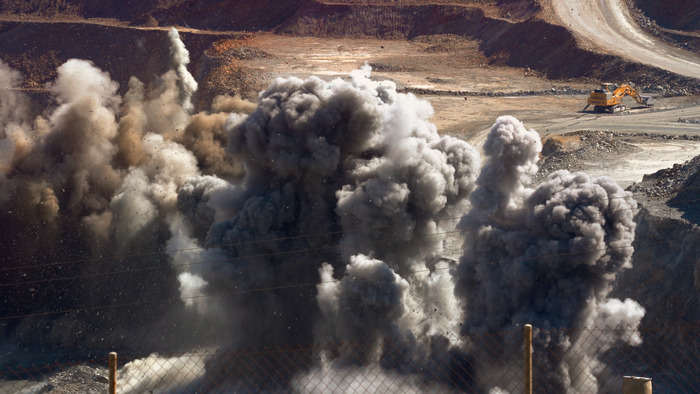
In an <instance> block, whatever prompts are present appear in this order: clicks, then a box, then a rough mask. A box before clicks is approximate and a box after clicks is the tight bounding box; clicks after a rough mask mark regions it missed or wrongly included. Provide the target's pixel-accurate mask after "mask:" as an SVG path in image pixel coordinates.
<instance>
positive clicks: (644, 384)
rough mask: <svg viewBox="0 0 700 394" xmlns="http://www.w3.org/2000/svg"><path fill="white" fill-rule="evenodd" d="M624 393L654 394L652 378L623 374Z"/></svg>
mask: <svg viewBox="0 0 700 394" xmlns="http://www.w3.org/2000/svg"><path fill="white" fill-rule="evenodd" d="M622 378H623V381H622V394H652V390H651V379H650V378H640V377H637V376H623V377H622Z"/></svg>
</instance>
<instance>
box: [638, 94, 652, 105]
mask: <svg viewBox="0 0 700 394" xmlns="http://www.w3.org/2000/svg"><path fill="white" fill-rule="evenodd" d="M639 97H641V99H642V104H644V105H646V106H647V107H653V106H654V98H653V97H651V96H639Z"/></svg>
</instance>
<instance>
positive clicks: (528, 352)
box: [524, 324, 532, 394]
mask: <svg viewBox="0 0 700 394" xmlns="http://www.w3.org/2000/svg"><path fill="white" fill-rule="evenodd" d="M524 350H525V394H532V325H530V324H526V325H525V349H524Z"/></svg>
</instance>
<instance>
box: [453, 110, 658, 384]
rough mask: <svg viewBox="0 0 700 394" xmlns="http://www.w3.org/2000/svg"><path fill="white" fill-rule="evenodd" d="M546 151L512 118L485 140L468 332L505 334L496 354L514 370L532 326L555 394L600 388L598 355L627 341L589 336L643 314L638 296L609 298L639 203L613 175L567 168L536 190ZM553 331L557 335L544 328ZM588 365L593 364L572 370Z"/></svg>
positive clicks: (471, 243) (471, 249)
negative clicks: (533, 181) (532, 183)
mask: <svg viewBox="0 0 700 394" xmlns="http://www.w3.org/2000/svg"><path fill="white" fill-rule="evenodd" d="M540 150H541V144H540V140H539V136H538V135H537V133H536V132H535V131H533V130H526V129H525V127H524V126H523V125H522V123H521V122H519V121H518V120H517V119H515V118H513V117H505V116H504V117H500V118H498V120H497V121H496V123H495V124H494V126H493V128H492V129H491V132H490V134H489V136H488V139H487V141H486V143H485V145H484V153H485V154H486V162H485V163H484V167H483V168H482V170H481V174H480V175H479V179H478V180H477V188H476V190H474V192H473V193H472V195H471V202H472V209H471V210H470V212H469V214H468V215H466V216H465V217H464V218H462V221H461V222H460V228H461V229H462V231H463V233H464V235H465V249H464V250H465V252H464V256H463V257H462V259H461V261H460V264H459V269H458V271H459V279H458V281H457V294H458V295H459V296H460V297H461V298H462V299H463V300H464V303H465V306H466V307H465V321H464V325H463V326H462V334H464V335H467V336H469V335H471V334H483V333H494V332H495V333H502V334H500V336H501V341H502V342H501V343H500V345H499V346H501V347H500V348H499V349H498V355H499V356H500V358H499V361H501V362H502V363H505V365H504V367H507V364H508V363H514V364H518V363H519V362H520V356H519V355H517V354H516V355H513V354H514V353H513V352H512V349H513V348H519V347H518V345H517V343H518V341H520V340H521V339H520V338H521V336H522V331H521V328H520V327H522V325H524V324H527V323H530V324H532V325H533V326H534V327H535V328H536V329H535V344H536V347H535V352H537V353H538V354H539V355H542V356H541V357H538V359H539V360H543V358H546V360H544V361H540V363H541V364H543V365H541V366H540V367H541V368H542V370H545V371H552V372H551V375H550V376H547V377H546V378H545V379H544V382H542V383H543V384H544V383H546V384H547V385H549V387H552V388H553V390H554V391H556V392H565V391H567V390H574V391H577V390H583V391H586V390H590V389H593V390H595V389H596V387H597V386H596V385H597V381H596V377H595V372H596V371H595V369H596V368H597V367H598V364H597V362H596V360H595V357H596V354H598V353H599V352H601V351H602V350H604V348H605V347H606V346H610V345H611V344H613V343H616V342H618V341H619V339H617V338H616V339H615V340H612V339H611V338H602V337H596V338H589V337H586V338H583V337H582V335H583V334H582V332H584V330H585V329H587V328H594V327H608V328H610V327H618V328H635V329H636V327H637V326H638V325H639V322H640V320H641V318H642V316H643V315H644V310H643V308H642V307H641V306H639V304H637V303H635V302H634V301H631V300H627V301H625V302H621V301H619V300H616V299H609V298H608V297H607V296H608V294H609V293H610V291H611V289H612V285H613V283H614V281H615V277H616V275H617V274H618V273H619V272H620V271H621V270H623V269H625V268H629V267H631V265H630V260H631V256H632V252H633V249H632V247H631V245H632V241H633V240H634V230H635V223H634V222H633V217H634V214H635V212H636V209H637V204H636V202H635V201H634V200H633V199H632V196H631V194H630V193H629V192H625V191H624V190H622V189H621V188H620V187H619V186H617V184H616V183H615V181H613V180H612V179H610V178H607V177H601V178H597V179H590V178H589V177H588V176H587V175H586V174H582V173H578V174H571V173H569V172H567V171H559V172H556V173H554V174H552V175H550V176H549V177H548V178H547V180H546V181H544V182H543V183H542V184H540V185H538V186H537V187H535V188H533V189H531V188H528V184H529V176H531V175H534V173H535V172H536V171H537V166H536V163H537V160H538V154H539V152H540ZM613 311H614V312H613ZM538 329H542V330H543V331H539V330H538ZM549 329H555V330H558V331H549V332H548V331H544V330H549ZM509 332H510V334H509ZM472 346H474V348H475V349H474V350H473V351H476V352H479V351H485V350H484V349H481V350H479V347H480V346H487V347H489V348H491V349H493V346H494V345H493V343H491V342H490V343H488V345H486V344H485V343H484V344H482V343H479V342H478V341H475V342H474V343H473V344H472ZM492 351H493V350H492ZM565 353H566V354H567V356H566V357H564V354H565ZM570 360H573V361H574V362H571V363H570ZM582 360H585V361H584V362H582ZM582 364H583V365H587V366H588V367H590V368H591V370H590V371H574V370H572V368H574V366H576V365H582ZM489 385H490V386H491V387H492V386H493V383H491V384H489V383H488V382H486V384H485V386H486V387H490V386H489ZM540 387H547V386H540ZM505 389H507V390H509V391H511V392H514V391H518V390H521V389H522V387H519V386H518V385H517V384H514V385H513V387H506V388H505Z"/></svg>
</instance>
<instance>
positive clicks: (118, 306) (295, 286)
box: [0, 236, 700, 321]
mask: <svg viewBox="0 0 700 394" xmlns="http://www.w3.org/2000/svg"><path fill="white" fill-rule="evenodd" d="M691 239H700V236H699V237H689V238H683V239H676V240H668V239H666V240H662V241H654V242H647V243H643V244H642V245H643V246H648V245H656V244H663V243H667V242H679V241H687V240H691ZM632 247H634V246H633V245H627V246H606V247H605V248H591V249H585V250H580V251H576V252H566V253H553V254H549V255H539V256H532V257H518V258H513V259H509V260H501V261H494V262H481V263H476V264H472V265H469V266H467V267H473V266H478V265H495V264H505V263H512V262H517V261H523V260H537V259H539V258H548V257H564V256H571V255H577V254H585V253H590V252H595V251H606V250H610V249H627V248H632ZM448 269H451V267H447V268H435V269H434V270H433V271H441V270H448ZM421 272H431V270H430V269H420V270H412V271H409V272H408V273H421ZM340 280H341V279H332V280H328V281H319V282H308V283H292V284H287V285H279V286H271V287H264V288H256V289H247V290H229V291H224V292H219V293H215V294H202V295H196V296H189V297H172V298H165V299H160V300H153V301H141V302H132V303H123V304H112V305H102V306H94V307H86V308H78V309H69V310H62V311H51V312H40V313H30V314H24V315H14V316H3V317H0V321H3V320H13V319H24V318H30V317H41V316H51V315H59V314H65V313H74V312H89V311H95V310H104V309H112V308H123V307H130V306H142V305H153V304H162V303H169V302H175V301H182V300H193V299H202V298H215V297H222V296H226V295H240V294H251V293H258V292H265V291H273V290H283V289H290V288H299V287H306V286H317V285H320V284H325V283H335V282H339V281H340Z"/></svg>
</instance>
